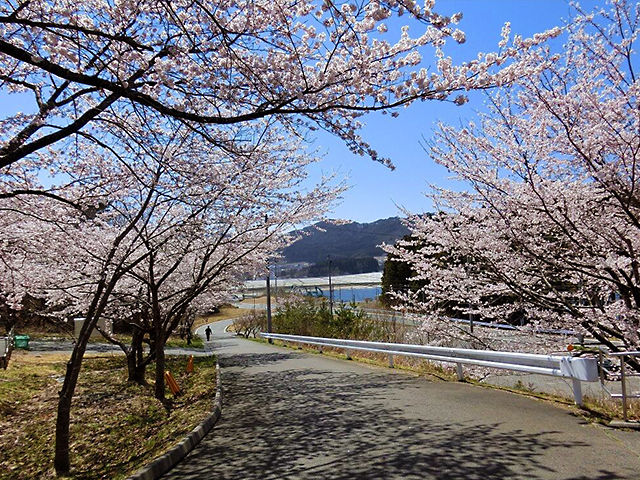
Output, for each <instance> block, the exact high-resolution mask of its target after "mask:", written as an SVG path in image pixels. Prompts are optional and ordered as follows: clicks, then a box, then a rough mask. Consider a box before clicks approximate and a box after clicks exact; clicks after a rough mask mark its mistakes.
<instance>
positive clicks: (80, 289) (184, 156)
mask: <svg viewBox="0 0 640 480" xmlns="http://www.w3.org/2000/svg"><path fill="white" fill-rule="evenodd" d="M142 113H143V114H144V113H145V112H142ZM257 126H258V123H254V124H252V125H251V128H246V127H243V126H237V127H230V128H229V130H231V129H233V130H234V132H230V131H228V132H227V133H228V134H229V135H230V136H232V137H233V138H235V139H236V143H235V145H223V146H221V147H218V146H215V145H213V144H212V143H210V142H205V141H202V138H201V137H200V136H198V135H195V134H194V133H193V132H192V130H190V129H187V128H186V127H184V126H183V125H181V124H176V125H175V126H174V127H175V128H174V129H173V130H172V129H171V128H168V125H167V124H166V122H165V121H164V119H162V118H161V117H160V116H157V115H156V116H155V117H153V116H149V115H147V114H144V115H136V111H135V110H132V111H131V114H130V115H129V116H128V117H127V119H126V120H125V121H123V120H121V119H118V120H117V123H116V122H115V121H113V122H105V126H103V127H102V131H103V135H102V136H101V137H97V136H96V135H94V134H92V135H91V136H90V138H85V137H81V139H82V142H81V143H80V144H79V148H78V149H77V152H74V153H75V155H74V156H73V159H69V158H65V159H64V161H62V162H60V165H59V166H58V168H57V169H56V170H55V176H54V178H52V179H50V183H49V185H48V186H46V188H45V186H43V185H41V184H39V182H40V178H39V177H38V173H41V169H39V165H38V164H37V163H36V164H31V163H30V162H29V161H25V162H20V163H18V164H15V165H11V166H10V167H9V169H8V170H7V171H6V174H5V175H4V176H3V181H4V182H5V185H4V187H5V191H7V192H9V193H10V194H9V195H7V196H5V198H2V199H0V211H2V216H0V218H1V219H2V222H3V226H5V227H7V228H6V229H3V230H2V233H1V234H0V238H1V240H0V248H2V251H3V263H2V267H0V268H2V269H3V272H2V273H3V275H2V278H3V282H2V285H0V287H2V289H3V294H4V296H5V297H6V298H7V299H10V301H12V302H13V305H14V306H15V307H16V308H20V301H21V299H22V298H23V296H24V295H25V294H26V293H29V294H31V295H36V296H41V297H43V298H45V299H46V300H47V305H48V307H51V310H52V311H54V312H55V313H56V314H57V315H59V316H61V317H69V316H75V315H77V314H78V313H82V315H83V316H84V317H85V322H84V326H83V329H82V331H81V333H80V336H79V338H78V339H77V341H76V345H75V348H74V351H73V353H72V356H71V358H70V360H69V362H68V364H67V372H66V375H65V381H64V383H63V385H62V388H61V392H60V400H59V405H58V420H57V429H56V463H55V464H56V468H57V470H58V471H59V472H62V471H68V469H69V455H68V445H69V419H70V409H71V400H72V397H73V392H74V390H75V385H76V383H77V379H78V375H79V372H80V367H81V364H82V357H83V355H84V352H85V350H86V345H87V342H88V340H89V336H90V333H91V331H92V330H93V328H94V327H95V325H96V323H97V320H98V319H99V318H100V317H101V316H103V315H105V314H109V313H111V312H112V311H113V308H114V305H115V304H117V303H118V301H120V302H121V301H122V299H123V298H125V297H126V296H128V297H129V298H133V297H135V298H136V299H137V301H138V302H139V303H140V302H146V303H145V304H144V305H143V307H148V308H149V309H150V312H151V327H152V332H151V333H152V336H153V340H154V347H155V348H154V352H153V355H154V357H155V361H156V366H157V370H158V372H162V373H163V372H164V364H163V360H164V355H163V352H164V342H165V341H166V339H167V337H168V336H169V335H170V334H171V332H172V331H173V329H175V327H176V325H177V322H178V321H180V319H182V318H184V316H185V315H187V314H188V313H189V312H191V311H194V309H196V308H198V306H200V307H204V306H206V307H208V308H210V307H211V306H212V305H215V304H217V302H218V300H216V299H219V298H220V295H221V294H223V293H225V292H228V291H229V290H230V289H231V288H233V287H234V286H235V285H236V283H237V281H238V278H239V274H241V273H242V272H244V271H248V270H251V269H256V268H260V265H261V264H263V263H264V260H265V258H266V256H267V253H268V252H271V251H272V250H273V249H274V248H276V247H278V246H281V245H282V235H283V233H284V230H285V228H287V227H289V228H290V227H291V226H293V225H296V224H300V223H304V222H306V221H309V220H311V219H314V218H317V217H318V216H321V215H322V213H323V211H325V210H326V208H327V207H328V205H329V204H330V203H331V202H332V201H334V200H335V198H336V196H337V195H338V194H339V193H340V191H341V190H342V185H340V184H338V185H337V186H331V183H332V179H331V178H326V179H323V180H322V181H321V182H320V183H319V184H318V186H317V187H316V188H312V189H311V190H308V191H306V190H305V189H302V188H301V182H302V181H303V180H304V179H305V177H306V174H305V168H306V167H307V165H308V164H309V163H310V162H312V161H315V158H314V157H313V156H310V155H309V154H307V153H306V152H305V151H303V150H302V149H301V147H300V145H299V143H296V142H293V141H292V140H291V139H290V138H288V137H284V136H283V135H282V134H281V132H280V131H278V130H276V129H274V128H272V126H271V125H270V123H269V122H268V121H266V120H264V121H262V122H261V127H262V128H260V129H259V130H257V129H256V127H257ZM34 192H42V194H34ZM266 212H268V216H266V215H265V213H266ZM5 279H7V280H5ZM9 280H10V281H9ZM141 287H142V288H141ZM141 292H142V294H143V295H141ZM147 293H148V294H149V299H147V298H145V296H144V295H145V294H147ZM139 311H140V312H144V311H145V310H144V308H140V309H139ZM138 338H139V337H136V341H138ZM136 345H138V346H141V345H140V344H139V343H137V344H136ZM127 353H128V356H129V354H131V355H132V356H136V355H138V354H139V353H140V352H139V349H136V348H135V346H134V348H131V347H129V348H128V350H127ZM156 388H157V394H158V396H159V397H163V396H164V379H163V376H162V374H159V375H157V380H156Z"/></svg>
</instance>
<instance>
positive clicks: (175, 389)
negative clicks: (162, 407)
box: [164, 370, 181, 397]
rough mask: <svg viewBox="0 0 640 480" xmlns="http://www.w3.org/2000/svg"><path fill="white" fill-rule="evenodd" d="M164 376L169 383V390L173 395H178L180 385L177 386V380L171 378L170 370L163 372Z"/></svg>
mask: <svg viewBox="0 0 640 480" xmlns="http://www.w3.org/2000/svg"><path fill="white" fill-rule="evenodd" d="M164 378H165V380H166V381H167V385H169V390H171V393H172V394H173V396H174V397H177V396H179V395H180V393H181V392H180V387H179V386H178V382H176V380H175V378H173V375H171V372H170V371H169V370H167V371H165V372H164Z"/></svg>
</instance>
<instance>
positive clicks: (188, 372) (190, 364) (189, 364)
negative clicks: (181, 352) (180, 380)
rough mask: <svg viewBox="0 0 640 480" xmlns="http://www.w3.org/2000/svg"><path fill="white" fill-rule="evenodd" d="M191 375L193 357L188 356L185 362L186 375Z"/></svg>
mask: <svg viewBox="0 0 640 480" xmlns="http://www.w3.org/2000/svg"><path fill="white" fill-rule="evenodd" d="M192 373H193V355H189V361H188V362H187V374H188V375H191V374H192Z"/></svg>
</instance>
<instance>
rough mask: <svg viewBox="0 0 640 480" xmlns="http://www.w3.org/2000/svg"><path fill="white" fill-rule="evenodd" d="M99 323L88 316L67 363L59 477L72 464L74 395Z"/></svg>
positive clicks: (56, 463)
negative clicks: (71, 425) (85, 356)
mask: <svg viewBox="0 0 640 480" xmlns="http://www.w3.org/2000/svg"><path fill="white" fill-rule="evenodd" d="M96 323H98V316H97V315H95V314H91V313H89V314H87V318H86V319H85V321H84V325H83V326H82V330H81V331H80V335H79V337H78V341H77V342H76V346H75V348H74V349H73V352H72V354H71V358H70V359H69V361H68V362H67V370H66V374H65V377H64V382H63V384H62V389H61V390H60V393H59V396H60V397H59V400H58V416H57V418H56V451H55V458H54V462H53V463H54V467H55V469H56V474H57V475H65V474H67V473H69V470H70V468H71V464H70V461H69V423H70V419H71V401H72V400H73V393H74V392H75V389H76V385H77V384H78V377H79V375H80V368H81V367H82V358H83V357H84V353H85V351H86V349H87V343H88V342H89V337H90V336H91V331H92V330H93V328H94V327H95V326H96Z"/></svg>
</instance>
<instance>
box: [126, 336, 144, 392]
mask: <svg viewBox="0 0 640 480" xmlns="http://www.w3.org/2000/svg"><path fill="white" fill-rule="evenodd" d="M143 337H144V332H143V331H142V330H140V329H137V328H136V329H134V331H133V338H132V339H131V349H130V350H129V351H128V352H127V371H128V375H129V377H128V378H127V380H128V381H129V382H135V383H137V384H139V385H146V384H147V380H146V375H145V373H146V366H145V365H144V363H143V358H142V355H143V352H142V339H143Z"/></svg>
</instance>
